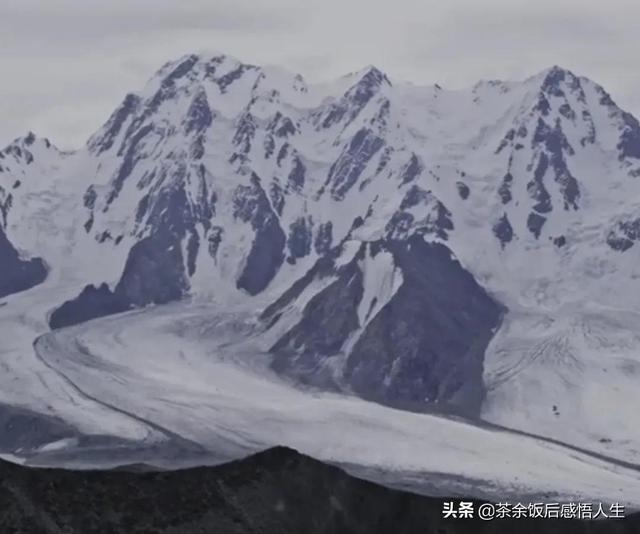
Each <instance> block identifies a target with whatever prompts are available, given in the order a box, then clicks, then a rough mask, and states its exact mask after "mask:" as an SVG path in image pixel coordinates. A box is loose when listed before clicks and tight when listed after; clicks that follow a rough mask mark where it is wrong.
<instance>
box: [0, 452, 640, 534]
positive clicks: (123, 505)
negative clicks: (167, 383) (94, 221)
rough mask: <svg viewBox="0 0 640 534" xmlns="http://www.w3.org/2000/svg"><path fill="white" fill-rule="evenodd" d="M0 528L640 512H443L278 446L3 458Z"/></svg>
mask: <svg viewBox="0 0 640 534" xmlns="http://www.w3.org/2000/svg"><path fill="white" fill-rule="evenodd" d="M0 480H1V482H0V532H2V533H3V534H11V533H14V534H17V533H21V534H36V533H37V534H49V533H52V534H54V533H55V534H61V533H65V534H88V533H92V534H99V533H105V534H106V533H109V534H120V533H122V534H125V533H126V534H138V533H140V534H142V533H146V534H151V533H155V534H159V533H171V534H182V533H184V534H197V533H202V534H205V533H206V534H236V533H237V534H240V533H242V534H253V533H256V534H257V533H260V534H289V533H290V534H315V533H336V534H337V533H339V534H351V533H354V534H356V533H358V534H359V533H362V534H377V533H381V534H382V533H384V534H387V533H393V534H413V533H416V534H466V533H474V534H475V533H509V534H511V533H514V532H517V533H519V534H533V533H535V534H543V533H544V534H547V533H548V534H555V533H558V534H560V533H562V534H582V533H585V534H587V533H588V534H594V533H595V534H600V533H602V534H605V533H606V534H622V533H624V534H627V533H629V534H631V533H637V532H640V517H638V516H631V517H628V518H626V519H624V520H622V519H619V520H615V521H614V520H611V521H598V522H592V523H587V522H580V521H574V520H524V519H512V520H494V521H488V522H482V521H478V520H467V519H464V520H461V519H458V520H449V519H448V520H444V519H442V500H441V499H434V498H429V497H423V496H419V495H414V494H411V493H406V492H402V491H397V490H392V489H388V488H385V487H383V486H379V485H377V484H373V483H371V482H366V481H363V480H360V479H357V478H354V477H351V476H349V475H347V474H346V473H345V472H344V471H342V470H341V469H339V468H337V467H334V466H330V465H326V464H324V463H322V462H319V461H316V460H313V459H312V458H309V457H306V456H303V455H301V454H299V453H297V452H296V451H293V450H291V449H287V448H284V447H276V448H273V449H269V450H267V451H265V452H262V453H259V454H256V455H254V456H251V457H249V458H246V459H244V460H240V461H236V462H231V463H228V464H225V465H222V466H217V467H199V468H194V469H188V470H183V471H172V472H167V471H165V472H140V470H139V469H135V470H131V471H123V470H118V471H109V472H100V471H65V470H59V469H35V468H27V467H21V466H17V465H14V464H9V463H5V462H0Z"/></svg>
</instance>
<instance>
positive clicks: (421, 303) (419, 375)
mask: <svg viewBox="0 0 640 534" xmlns="http://www.w3.org/2000/svg"><path fill="white" fill-rule="evenodd" d="M383 251H384V252H386V253H390V254H391V255H392V256H393V261H394V263H395V266H396V268H397V269H399V270H400V271H401V273H402V279H403V282H402V285H401V286H400V288H399V289H398V290H397V292H396V293H395V295H393V296H392V297H391V299H390V300H389V302H387V303H386V304H384V306H383V307H382V308H381V309H380V310H379V311H378V312H377V313H376V315H375V316H374V317H373V318H371V319H370V320H369V321H368V323H367V324H366V325H364V324H360V320H359V318H358V309H359V306H360V303H361V301H362V298H363V293H364V286H363V281H364V278H363V271H362V268H361V266H360V262H361V261H363V260H364V261H367V260H366V259H365V256H366V255H367V254H372V255H373V256H375V255H377V254H378V253H380V252H383ZM334 253H335V249H334ZM327 277H332V280H330V281H329V283H328V284H327V285H326V287H324V288H323V289H322V290H320V291H319V292H317V293H316V294H315V295H314V296H313V297H312V298H311V299H310V300H309V301H308V303H307V304H306V305H305V307H304V309H303V312H302V317H301V319H300V320H299V322H298V323H297V324H296V325H295V326H293V327H292V328H291V329H290V330H289V331H288V332H287V333H286V334H285V335H284V336H282V337H281V338H280V339H279V340H278V341H277V343H275V345H274V346H273V347H272V348H271V352H272V353H273V354H274V364H273V365H274V368H275V369H276V370H277V371H279V372H282V373H285V374H286V375H288V376H292V377H295V378H296V379H297V380H300V381H302V382H304V383H307V384H313V385H315V386H319V387H329V388H340V387H347V388H348V389H350V390H352V391H355V392H356V393H357V394H359V395H360V396H362V397H364V398H367V399H371V400H375V401H377V402H381V403H383V404H388V405H392V406H398V407H404V408H410V409H419V410H420V409H425V408H426V407H427V406H433V405H434V404H436V403H437V404H438V406H440V407H442V408H443V409H452V410H455V411H458V412H465V413H469V412H474V411H477V409H478V407H479V406H480V400H481V399H482V396H483V384H482V364H483V358H484V349H485V348H486V345H487V343H488V342H489V340H490V338H491V336H492V334H493V331H494V329H495V328H496V327H497V325H498V322H499V320H500V316H501V314H502V311H503V310H502V306H501V305H500V304H498V303H497V302H495V301H494V300H493V299H492V298H491V297H489V295H487V294H486V293H485V291H484V290H483V289H482V288H481V287H480V286H479V285H478V284H477V283H476V281H475V280H474V279H473V277H472V276H471V275H470V274H469V273H468V272H467V271H465V270H464V269H463V268H462V266H461V265H460V264H459V263H458V262H457V261H456V260H455V259H454V258H453V257H452V256H451V252H450V251H449V249H448V248H447V247H445V246H444V245H441V244H434V243H427V242H425V241H424V239H423V238H422V237H421V236H420V235H413V236H412V237H410V238H409V239H408V240H406V241H395V240H391V241H376V242H372V243H362V245H361V247H360V249H359V250H358V251H357V253H356V254H355V256H354V257H353V258H352V259H351V260H350V261H349V262H348V263H346V264H344V265H341V266H340V267H338V268H336V267H334V266H333V261H332V260H331V259H328V258H327V257H325V258H322V259H321V260H319V261H318V263H317V264H316V266H315V267H314V268H313V269H312V270H311V271H309V273H307V275H305V277H303V278H302V279H300V280H299V281H298V282H296V283H295V284H294V285H293V286H292V288H291V290H290V291H288V292H287V293H286V294H285V295H283V297H281V299H279V301H278V302H277V303H275V304H274V305H272V306H271V307H269V308H268V309H267V311H266V312H265V314H264V316H263V320H265V322H268V323H269V325H272V324H273V323H274V322H276V321H278V319H279V316H280V314H281V313H282V311H283V310H284V309H285V308H286V307H287V306H288V305H289V304H290V303H291V302H293V301H294V300H295V299H296V298H298V296H299V295H300V294H301V293H302V292H303V291H304V289H305V288H306V287H308V286H309V285H310V284H311V282H312V281H313V280H316V279H319V278H327ZM359 328H363V330H362V332H361V333H360V334H359V337H358V340H357V342H356V343H355V345H354V346H353V348H352V349H351V351H350V352H349V354H345V355H344V356H345V357H346V358H347V361H346V366H345V368H344V369H343V376H342V377H341V378H340V379H338V380H337V379H336V375H335V374H334V373H333V372H332V371H330V370H329V369H328V368H327V362H328V361H329V359H330V358H331V357H333V356H336V355H338V354H341V353H342V351H343V350H344V345H345V342H346V341H347V339H348V338H349V337H350V336H351V335H352V334H354V333H356V332H357V331H358V329H359ZM333 371H335V369H334V370H333Z"/></svg>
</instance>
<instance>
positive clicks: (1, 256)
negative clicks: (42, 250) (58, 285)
mask: <svg viewBox="0 0 640 534" xmlns="http://www.w3.org/2000/svg"><path fill="white" fill-rule="evenodd" d="M46 277H47V267H46V266H45V263H44V261H42V260H41V259H40V258H32V259H29V260H22V259H20V256H19V254H18V251H17V250H16V249H15V248H14V246H13V245H12V244H11V242H10V241H9V239H7V236H6V235H5V233H4V230H3V229H2V227H1V226H0V298H2V297H6V296H7V295H11V294H12V293H18V292H19V291H24V290H26V289H29V288H32V287H33V286H36V285H38V284H41V283H42V282H44V280H45V278H46Z"/></svg>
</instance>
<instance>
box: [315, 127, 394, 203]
mask: <svg viewBox="0 0 640 534" xmlns="http://www.w3.org/2000/svg"><path fill="white" fill-rule="evenodd" d="M383 145H384V141H383V140H382V139H381V138H380V137H378V136H377V135H375V134H374V133H373V132H372V131H371V130H368V129H366V128H362V129H361V130H358V132H357V133H356V134H355V135H354V136H353V139H351V142H350V143H349V145H348V146H347V147H345V149H344V151H343V152H342V154H341V155H340V156H339V157H338V159H337V160H336V162H335V163H334V164H333V165H332V166H331V168H330V169H329V176H328V177H327V182H326V184H325V186H330V187H331V196H332V197H333V199H334V200H342V199H343V198H344V197H345V195H346V194H347V192H348V191H349V190H350V189H351V188H352V187H353V185H354V184H355V183H356V182H357V181H358V179H359V178H360V175H361V174H362V173H363V172H364V170H365V168H366V166H367V165H368V163H369V161H370V160H371V159H372V158H373V156H374V155H375V154H376V152H378V150H380V149H381V148H382V147H383Z"/></svg>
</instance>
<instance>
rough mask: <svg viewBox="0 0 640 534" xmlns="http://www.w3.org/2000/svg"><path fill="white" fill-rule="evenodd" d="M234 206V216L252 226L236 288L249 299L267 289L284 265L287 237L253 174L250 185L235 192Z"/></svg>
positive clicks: (257, 178)
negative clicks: (251, 241)
mask: <svg viewBox="0 0 640 534" xmlns="http://www.w3.org/2000/svg"><path fill="white" fill-rule="evenodd" d="M233 203H234V216H235V217H236V218H238V219H240V220H242V221H243V222H245V223H249V224H251V228H252V229H253V230H254V232H255V237H254V240H253V243H252V245H251V250H250V251H249V255H248V257H247V261H246V263H245V266H244V269H243V270H242V273H241V274H240V276H239V277H238V280H237V281H236V285H237V287H238V288H239V289H244V290H245V291H247V293H249V294H250V295H256V294H257V293H259V292H260V291H262V290H263V289H264V288H266V287H267V285H268V284H269V282H271V280H272V279H273V277H274V276H275V275H276V273H277V272H278V269H280V266H281V265H282V263H283V262H284V257H285V252H284V249H285V245H286V241H287V237H286V235H285V233H284V231H283V230H282V228H281V227H280V221H279V220H278V216H277V215H276V213H274V211H273V209H272V208H271V205H270V204H269V199H268V197H267V195H266V193H265V191H264V189H263V188H262V185H261V183H260V178H259V177H258V176H257V175H256V174H253V175H252V176H251V184H250V185H246V186H238V187H237V188H236V191H235V194H234V199H233Z"/></svg>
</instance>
